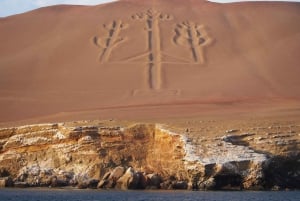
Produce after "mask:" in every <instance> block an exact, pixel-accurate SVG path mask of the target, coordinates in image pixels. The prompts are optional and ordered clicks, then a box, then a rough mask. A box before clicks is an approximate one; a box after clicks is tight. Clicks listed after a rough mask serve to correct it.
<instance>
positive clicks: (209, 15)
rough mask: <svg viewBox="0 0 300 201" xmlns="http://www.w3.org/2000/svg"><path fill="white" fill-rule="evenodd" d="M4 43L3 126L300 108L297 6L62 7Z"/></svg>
mask: <svg viewBox="0 0 300 201" xmlns="http://www.w3.org/2000/svg"><path fill="white" fill-rule="evenodd" d="M0 38H1V46H0V109H1V112H0V123H2V124H6V122H15V121H20V120H23V121H25V122H26V121H28V122H32V123H33V122H40V121H65V120H66V121H67V120H68V121H70V120H75V119H97V118H122V119H155V118H157V119H159V118H171V117H174V116H176V117H179V116H180V117H192V116H201V115H217V116H219V115H224V116H226V115H228V114H230V115H232V114H237V113H249V112H251V113H252V112H254V113H255V112H262V113H263V112H266V111H272V112H273V111H277V112H280V111H295V113H297V114H298V113H299V110H295V109H297V108H299V107H300V101H299V100H300V88H299V86H300V79H299V75H300V68H299V65H300V62H299V52H300V4H299V3H236V4H216V3H210V2H203V1H200V0H185V1H183V0H160V1H158V0H157V1H146V0H135V1H134V0H130V1H120V2H115V3H111V4H104V5H99V6H91V7H88V6H53V7H48V8H42V9H38V10H35V11H32V12H28V13H25V14H21V15H16V16H12V17H7V18H1V19H0Z"/></svg>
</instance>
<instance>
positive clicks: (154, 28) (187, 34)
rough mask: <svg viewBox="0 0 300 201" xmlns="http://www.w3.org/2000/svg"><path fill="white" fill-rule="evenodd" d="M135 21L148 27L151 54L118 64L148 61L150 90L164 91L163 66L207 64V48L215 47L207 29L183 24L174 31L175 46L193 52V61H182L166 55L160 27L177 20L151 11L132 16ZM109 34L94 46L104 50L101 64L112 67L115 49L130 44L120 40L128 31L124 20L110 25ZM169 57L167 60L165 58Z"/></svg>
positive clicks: (148, 48) (182, 59)
mask: <svg viewBox="0 0 300 201" xmlns="http://www.w3.org/2000/svg"><path fill="white" fill-rule="evenodd" d="M131 18H132V20H134V21H141V22H143V23H145V27H146V29H145V30H146V32H147V50H146V51H145V52H142V53H140V54H138V55H134V56H130V57H129V58H128V57H127V58H126V59H124V60H121V61H118V62H117V63H118V64H122V63H124V64H126V63H141V61H140V59H142V58H144V59H145V61H146V62H147V85H148V87H149V89H150V90H161V89H162V84H163V79H162V77H163V76H162V64H163V63H172V64H198V65H199V64H204V62H205V59H204V47H205V46H207V45H208V44H210V43H211V41H212V40H211V38H210V37H209V36H208V34H207V32H206V31H205V29H204V26H203V25H198V24H196V23H194V22H189V21H186V22H183V23H178V24H176V27H175V29H174V31H175V36H174V37H173V43H174V44H175V45H176V46H178V47H180V46H183V47H185V48H186V49H187V50H188V51H190V52H191V55H192V60H191V58H182V57H178V56H173V55H171V54H168V53H166V52H164V51H163V49H162V42H163V41H162V40H161V27H160V23H161V22H163V21H170V20H173V16H172V15H170V14H165V13H162V12H160V11H157V10H154V9H149V10H147V11H145V12H141V13H136V14H134V15H132V16H131ZM103 27H104V28H105V29H106V30H107V32H108V34H107V35H106V36H103V37H97V36H96V37H94V44H95V45H96V46H97V47H99V48H100V49H101V53H100V56H99V60H100V62H101V63H111V62H115V61H111V60H110V55H111V52H112V51H113V49H117V46H118V45H119V44H121V43H123V42H125V41H126V39H127V38H123V37H122V36H120V33H121V31H122V29H126V28H127V27H128V25H127V24H124V23H123V22H122V21H121V20H119V21H113V22H112V23H110V24H108V25H105V24H104V25H103ZM164 56H165V57H164ZM163 58H172V59H173V61H172V62H171V61H168V60H164V59H163ZM174 59H175V62H174Z"/></svg>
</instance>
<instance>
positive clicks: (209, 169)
mask: <svg viewBox="0 0 300 201" xmlns="http://www.w3.org/2000/svg"><path fill="white" fill-rule="evenodd" d="M256 129H258V128H256ZM259 129H261V130H264V129H265V130H266V132H268V130H269V131H270V130H274V129H275V130H276V129H277V130H278V128H259ZM280 129H281V131H282V132H269V133H268V134H266V135H264V136H265V137H261V136H260V135H259V132H258V131H257V130H254V131H255V132H253V133H241V131H239V130H227V131H225V135H223V134H222V135H221V134H220V135H219V136H212V137H208V136H206V137H201V136H200V135H195V134H191V133H192V131H190V130H189V129H186V130H185V132H177V131H176V129H172V128H171V127H169V126H167V125H160V124H131V125H129V124H127V125H121V126H116V125H105V124H101V123H98V124H90V123H89V122H77V123H76V124H70V123H58V124H37V125H28V126H21V127H13V128H2V129H0V177H1V178H0V185H1V186H16V187H35V186H45V187H46V186H47V187H49V186H51V187H58V186H77V187H79V188H96V187H98V188H119V189H145V188H163V189H187V188H190V189H192V188H194V189H271V188H273V189H284V188H292V189H294V188H298V189H299V188H300V186H299V184H300V154H299V135H300V134H299V130H300V127H297V126H294V127H290V128H289V129H286V128H280ZM285 129H286V130H285ZM284 130H285V132H284ZM261 145H263V146H261ZM261 147H263V149H262V148H261ZM271 147H273V148H271ZM274 147H275V148H276V149H274Z"/></svg>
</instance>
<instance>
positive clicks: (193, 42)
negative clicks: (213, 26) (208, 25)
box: [173, 21, 212, 64]
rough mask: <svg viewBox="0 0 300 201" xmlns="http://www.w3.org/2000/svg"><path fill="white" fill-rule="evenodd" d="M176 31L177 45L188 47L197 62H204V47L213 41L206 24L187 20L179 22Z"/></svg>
mask: <svg viewBox="0 0 300 201" xmlns="http://www.w3.org/2000/svg"><path fill="white" fill-rule="evenodd" d="M175 33H176V35H175V37H174V39H173V40H174V42H175V43H176V44H177V45H181V46H186V47H188V48H189V49H190V50H191V52H192V55H193V59H194V62H195V63H196V64H199V63H200V64H204V61H205V59H204V53H203V48H204V47H205V46H207V45H209V44H210V43H211V41H212V40H211V38H210V37H209V36H208V34H207V32H206V31H205V29H204V26H203V25H198V24H196V23H194V22H189V21H187V22H183V23H180V24H177V26H176V28H175Z"/></svg>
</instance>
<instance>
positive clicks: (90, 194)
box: [0, 189, 300, 201]
mask: <svg viewBox="0 0 300 201" xmlns="http://www.w3.org/2000/svg"><path fill="white" fill-rule="evenodd" d="M10 200H11V201H105V200H109V201H194V200H195V201H266V200H270V201H300V191H274V192H267V191H256V192H254V191H253V192H252V191H217V192H216V191H205V192H203V191H103V190H101V191H100V190H69V189H62V190H60V189H54V190H53V189H0V201H10Z"/></svg>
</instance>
